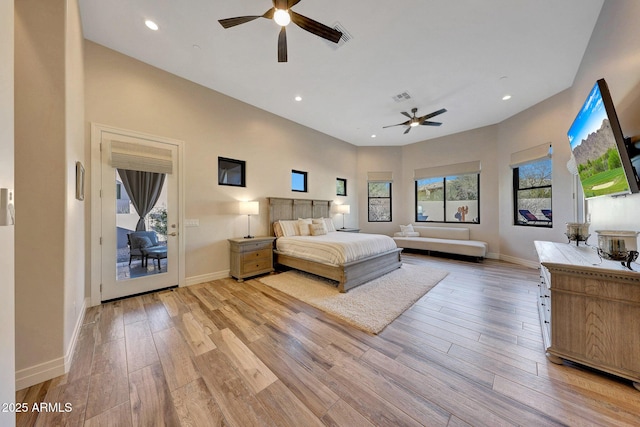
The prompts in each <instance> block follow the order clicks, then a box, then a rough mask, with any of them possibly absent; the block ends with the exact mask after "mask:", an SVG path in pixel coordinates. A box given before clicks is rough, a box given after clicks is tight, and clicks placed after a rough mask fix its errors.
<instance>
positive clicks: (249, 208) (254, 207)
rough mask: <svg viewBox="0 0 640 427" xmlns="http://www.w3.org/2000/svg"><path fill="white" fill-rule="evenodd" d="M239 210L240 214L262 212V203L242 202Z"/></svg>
mask: <svg viewBox="0 0 640 427" xmlns="http://www.w3.org/2000/svg"><path fill="white" fill-rule="evenodd" d="M238 210H239V213H240V215H258V214H259V213H260V203H259V202H240V205H239V209H238Z"/></svg>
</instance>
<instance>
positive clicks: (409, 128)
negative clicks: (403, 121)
mask: <svg viewBox="0 0 640 427" xmlns="http://www.w3.org/2000/svg"><path fill="white" fill-rule="evenodd" d="M410 130H411V126H409V127H408V128H407V130H405V131H404V134H405V135H406V134H408V133H409V131H410Z"/></svg>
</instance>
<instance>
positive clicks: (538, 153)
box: [509, 142, 551, 168]
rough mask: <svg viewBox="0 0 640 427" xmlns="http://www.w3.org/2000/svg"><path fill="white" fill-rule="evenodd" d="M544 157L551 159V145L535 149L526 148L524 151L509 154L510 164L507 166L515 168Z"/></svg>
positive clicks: (542, 145)
mask: <svg viewBox="0 0 640 427" xmlns="http://www.w3.org/2000/svg"><path fill="white" fill-rule="evenodd" d="M545 157H549V158H551V143H550V142H547V143H544V144H540V145H537V146H535V147H531V148H527V149H526V150H522V151H518V152H516V153H512V154H511V163H510V164H509V166H511V167H512V168H517V167H519V166H522V165H524V164H525V163H531V162H535V161H536V160H542V159H544V158H545Z"/></svg>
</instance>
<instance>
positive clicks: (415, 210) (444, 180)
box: [413, 172, 481, 224]
mask: <svg viewBox="0 0 640 427" xmlns="http://www.w3.org/2000/svg"><path fill="white" fill-rule="evenodd" d="M461 175H475V176H476V185H477V188H478V221H464V222H463V221H449V220H447V178H452V177H458V176H461ZM433 178H441V179H442V191H443V196H442V199H443V200H442V204H443V210H444V216H443V218H444V221H434V220H429V219H426V220H420V219H418V181H420V180H422V179H427V178H421V179H416V180H415V181H414V189H413V199H414V206H413V215H414V220H415V222H416V223H427V222H432V223H434V224H480V211H481V209H480V173H479V172H477V173H460V174H452V175H446V176H442V177H440V176H435V177H432V178H431V179H433Z"/></svg>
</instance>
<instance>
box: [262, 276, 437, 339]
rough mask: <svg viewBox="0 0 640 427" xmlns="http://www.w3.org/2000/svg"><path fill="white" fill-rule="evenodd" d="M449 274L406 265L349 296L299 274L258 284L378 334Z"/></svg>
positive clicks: (333, 285)
mask: <svg viewBox="0 0 640 427" xmlns="http://www.w3.org/2000/svg"><path fill="white" fill-rule="evenodd" d="M447 274H449V273H447V272H446V271H443V270H437V269H434V268H430V267H425V266H419V265H407V264H403V265H402V267H401V268H399V269H397V270H394V271H392V272H390V273H387V274H385V275H384V276H381V277H379V278H377V279H374V280H372V281H370V282H367V283H365V284H363V285H360V286H358V287H356V288H353V289H351V290H350V291H348V292H346V293H340V291H338V288H337V287H336V282H334V281H331V280H328V279H324V278H322V277H318V276H314V275H312V274H307V273H303V272H300V271H297V270H290V271H287V272H284V273H280V274H275V275H271V276H264V277H261V278H259V279H258V280H259V281H260V282H262V283H264V284H265V285H267V286H270V287H272V288H274V289H277V290H279V291H281V292H284V293H285V294H288V295H291V296H292V297H294V298H296V299H299V300H301V301H304V302H306V303H307V304H309V305H312V306H314V307H316V308H318V309H320V310H322V311H324V312H327V313H329V314H331V315H333V316H335V317H338V318H340V319H342V320H344V321H345V322H347V323H349V324H351V325H353V326H355V327H357V328H359V329H362V330H364V331H367V332H371V333H373V334H377V333H379V332H380V331H382V330H383V329H384V328H385V327H386V326H387V325H388V324H389V323H391V322H392V321H393V320H394V319H395V318H396V317H398V316H399V315H401V314H402V313H403V312H404V311H405V310H407V309H408V308H409V307H411V306H412V305H413V303H415V302H416V301H417V300H419V299H420V298H421V297H422V296H423V295H424V294H426V293H427V292H428V291H429V290H430V289H431V288H433V287H434V286H435V285H436V284H437V283H438V282H439V281H441V280H442V279H444V278H445V277H446V276H447Z"/></svg>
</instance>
